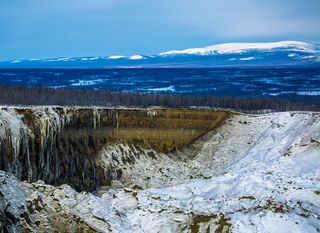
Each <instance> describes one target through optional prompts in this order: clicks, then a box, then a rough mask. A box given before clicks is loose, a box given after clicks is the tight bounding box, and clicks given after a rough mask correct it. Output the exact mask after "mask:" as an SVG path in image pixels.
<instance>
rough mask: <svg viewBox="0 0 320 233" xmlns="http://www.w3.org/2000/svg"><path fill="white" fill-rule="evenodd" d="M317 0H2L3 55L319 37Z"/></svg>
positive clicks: (121, 51)
mask: <svg viewBox="0 0 320 233" xmlns="http://www.w3.org/2000/svg"><path fill="white" fill-rule="evenodd" d="M319 12H320V0H161V1H159V0H10V1H0V60H11V59H26V58H28V59H29V58H50V57H60V56H96V55H97V56H104V55H130V54H155V53H159V52H163V51H166V50H170V49H183V48H189V47H202V46H207V45H212V44H217V43H224V42H266V41H279V40H300V41H306V42H313V43H314V42H316V43H318V42H319V41H320V26H319V25H320V14H319Z"/></svg>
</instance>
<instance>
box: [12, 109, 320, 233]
mask: <svg viewBox="0 0 320 233" xmlns="http://www.w3.org/2000/svg"><path fill="white" fill-rule="evenodd" d="M119 146H120V144H119V145H109V146H107V147H106V148H105V149H104V150H103V151H102V152H101V155H100V156H99V161H100V162H101V163H103V164H104V166H106V167H107V166H116V167H119V168H122V170H124V172H123V177H122V179H121V180H120V181H116V182H114V185H113V187H112V188H108V187H102V188H101V190H99V191H98V192H97V193H95V195H94V194H90V193H86V192H82V193H77V192H76V191H74V190H73V189H72V188H70V187H69V186H67V185H63V186H60V187H53V186H50V185H45V184H44V183H42V182H37V183H34V184H28V183H25V182H22V183H20V185H19V186H20V187H19V188H20V189H21V190H23V192H25V193H26V196H27V199H26V205H27V206H29V207H28V210H29V212H30V218H31V219H32V221H38V224H35V225H34V226H33V229H38V230H39V229H40V230H42V231H43V230H44V229H45V231H46V232H50V231H53V229H56V230H58V231H59V230H60V231H62V229H64V230H65V231H66V232H72V231H76V230H78V231H79V229H80V230H82V231H86V232H95V231H98V232H111V231H112V232H230V231H232V232H319V231H320V114H319V113H289V112H285V113H271V114H264V115H235V116H233V117H232V118H230V119H229V120H227V121H226V122H225V123H224V125H222V126H221V127H219V128H218V129H216V130H215V131H212V132H209V133H208V134H207V135H205V136H204V137H202V138H200V139H199V140H198V141H196V142H194V143H193V144H192V145H190V146H188V147H186V148H183V149H182V150H181V151H180V152H176V153H173V154H170V155H162V154H157V153H155V152H152V156H150V152H151V151H144V152H143V153H142V155H140V156H139V157H134V158H133V161H134V162H133V163H132V164H131V165H130V166H129V165H128V164H123V163H122V162H120V161H119V162H113V164H110V156H112V152H114V153H115V152H117V151H118V154H119V151H120V149H118V147H119ZM121 148H122V150H123V151H125V152H122V154H126V153H128V154H130V151H134V150H137V148H135V147H129V146H126V145H121ZM132 154H134V153H133V152H132ZM124 167H126V169H123V168H124ZM14 185H16V186H17V184H16V183H15V184H14ZM7 190H9V189H7ZM10 190H11V192H15V189H13V188H12V189H10ZM10 190H9V191H8V192H9V193H10ZM6 194H7V195H9V194H8V193H6ZM20 196H23V195H22V194H20ZM31 210H32V211H31ZM30 224H31V223H30ZM31 225H32V224H31Z"/></svg>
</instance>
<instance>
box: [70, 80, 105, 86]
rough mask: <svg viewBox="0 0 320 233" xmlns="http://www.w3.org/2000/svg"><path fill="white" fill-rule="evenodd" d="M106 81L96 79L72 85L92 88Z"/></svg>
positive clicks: (80, 81)
mask: <svg viewBox="0 0 320 233" xmlns="http://www.w3.org/2000/svg"><path fill="white" fill-rule="evenodd" d="M104 81H105V80H103V79H96V80H79V81H78V82H77V83H72V84H71V86H76V87H78V86H91V85H96V84H100V83H103V82H104Z"/></svg>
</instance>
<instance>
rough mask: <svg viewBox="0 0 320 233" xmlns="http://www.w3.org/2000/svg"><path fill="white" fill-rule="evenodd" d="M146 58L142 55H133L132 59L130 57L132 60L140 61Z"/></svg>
mask: <svg viewBox="0 0 320 233" xmlns="http://www.w3.org/2000/svg"><path fill="white" fill-rule="evenodd" d="M143 58H144V57H143V56H141V55H132V56H131V57H129V59H130V60H140V59H143Z"/></svg>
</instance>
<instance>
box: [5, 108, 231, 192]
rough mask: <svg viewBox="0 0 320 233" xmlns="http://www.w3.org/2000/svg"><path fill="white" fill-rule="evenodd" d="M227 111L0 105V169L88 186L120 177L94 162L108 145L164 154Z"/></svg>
mask: <svg viewBox="0 0 320 233" xmlns="http://www.w3.org/2000/svg"><path fill="white" fill-rule="evenodd" d="M229 115H230V113H228V112H225V111H213V110H205V109H202V110H196V109H156V108H153V109H107V108H76V107H73V108H62V107H31V108H17V107H2V108H1V109H0V170H4V171H8V172H11V173H13V174H14V175H15V176H16V177H17V178H18V179H20V180H27V181H29V182H34V181H36V180H39V179H40V180H43V181H45V182H47V183H51V184H63V183H68V184H70V185H72V186H73V187H75V188H76V189H78V190H93V189H95V188H96V187H97V186H98V185H110V182H111V181H112V180H114V179H119V178H120V177H119V176H121V173H120V172H115V171H112V170H110V169H108V170H106V169H104V168H102V167H101V166H100V165H99V164H97V163H96V159H97V158H96V157H97V155H98V153H99V152H100V151H101V150H102V149H103V148H104V147H105V146H106V145H107V144H109V143H112V142H119V141H121V142H122V143H123V142H124V143H127V144H134V145H139V146H140V147H144V148H147V149H153V150H155V151H157V152H163V153H167V152H170V151H173V150H175V149H178V148H180V147H182V146H185V145H187V144H189V143H190V142H192V141H193V140H195V139H196V138H198V137H200V136H201V135H203V134H204V133H206V132H207V131H208V130H211V129H213V128H214V127H215V126H217V125H218V124H220V123H221V122H222V121H223V120H224V119H226V118H227V117H228V116H229Z"/></svg>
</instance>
